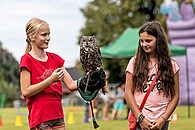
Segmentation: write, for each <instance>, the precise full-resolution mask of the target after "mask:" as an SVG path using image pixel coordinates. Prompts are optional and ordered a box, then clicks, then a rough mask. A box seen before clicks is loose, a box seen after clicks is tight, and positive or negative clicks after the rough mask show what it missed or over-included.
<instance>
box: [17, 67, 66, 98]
mask: <svg viewBox="0 0 195 130" xmlns="http://www.w3.org/2000/svg"><path fill="white" fill-rule="evenodd" d="M63 77H64V72H63V71H62V68H57V69H56V70H54V72H53V73H52V74H51V76H50V77H48V78H47V79H45V80H43V81H42V82H40V83H37V84H33V85H31V75H30V72H29V71H28V70H27V69H25V68H22V70H21V72H20V85H21V92H22V95H23V96H24V97H30V96H33V95H35V94H37V93H39V92H41V91H42V90H44V89H45V88H46V87H48V86H49V85H51V84H52V83H54V82H57V81H60V80H62V78H63Z"/></svg>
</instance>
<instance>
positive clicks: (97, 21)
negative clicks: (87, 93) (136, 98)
mask: <svg viewBox="0 0 195 130" xmlns="http://www.w3.org/2000/svg"><path fill="white" fill-rule="evenodd" d="M162 2H163V0H159V1H156V0H94V1H91V2H89V3H88V5H87V6H86V7H85V8H82V9H81V12H82V13H83V15H84V16H85V18H86V22H85V25H84V27H83V28H82V29H81V30H80V35H81V36H82V35H96V39H97V41H98V45H99V46H103V45H106V44H108V43H109V42H111V41H113V40H114V39H115V38H117V37H118V35H119V34H121V33H122V32H123V31H124V30H125V29H126V28H128V27H140V26H141V25H142V24H143V23H144V22H146V21H150V20H155V19H157V20H160V21H163V19H161V18H163V17H162V15H161V14H159V13H158V10H159V8H160V4H161V3H162ZM81 36H79V39H80V37H81ZM103 63H104V68H105V69H107V70H109V71H110V74H111V75H112V76H110V82H119V81H120V77H119V75H118V74H119V73H121V72H123V73H124V71H125V68H126V65H127V63H128V59H114V60H108V59H104V60H103ZM124 63H125V64H124ZM122 77H123V76H122Z"/></svg>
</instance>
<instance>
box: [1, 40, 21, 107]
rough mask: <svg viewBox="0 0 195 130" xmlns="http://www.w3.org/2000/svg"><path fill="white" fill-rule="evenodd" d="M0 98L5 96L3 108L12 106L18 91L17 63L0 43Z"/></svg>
mask: <svg viewBox="0 0 195 130" xmlns="http://www.w3.org/2000/svg"><path fill="white" fill-rule="evenodd" d="M0 61H1V62H0V97H1V95H3V94H5V95H6V100H5V106H12V102H13V100H15V99H16V98H17V90H18V89H19V63H18V62H17V61H16V59H15V58H14V57H13V56H12V55H11V54H10V53H9V52H8V51H7V50H5V49H3V47H2V43H1V42H0Z"/></svg>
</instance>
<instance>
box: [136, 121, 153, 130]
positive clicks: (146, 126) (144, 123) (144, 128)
mask: <svg viewBox="0 0 195 130" xmlns="http://www.w3.org/2000/svg"><path fill="white" fill-rule="evenodd" d="M139 125H140V127H141V129H142V130H150V127H152V123H151V122H150V121H149V120H147V119H146V118H144V119H143V121H142V122H141V123H140V124H139Z"/></svg>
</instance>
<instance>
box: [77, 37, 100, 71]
mask: <svg viewBox="0 0 195 130" xmlns="http://www.w3.org/2000/svg"><path fill="white" fill-rule="evenodd" d="M80 61H81V64H82V66H83V69H84V71H85V72H86V73H87V72H89V71H94V70H96V69H97V68H98V67H99V68H100V67H101V66H102V57H101V53H100V49H99V48H98V46H97V42H96V39H95V36H82V37H81V39H80Z"/></svg>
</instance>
